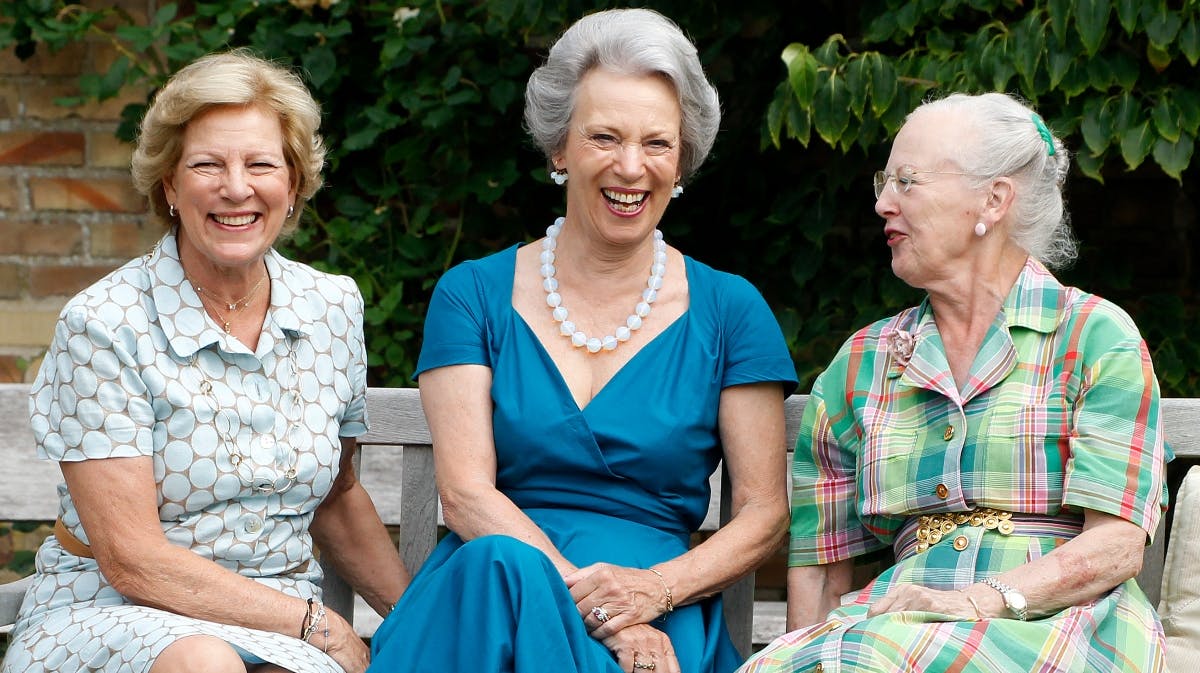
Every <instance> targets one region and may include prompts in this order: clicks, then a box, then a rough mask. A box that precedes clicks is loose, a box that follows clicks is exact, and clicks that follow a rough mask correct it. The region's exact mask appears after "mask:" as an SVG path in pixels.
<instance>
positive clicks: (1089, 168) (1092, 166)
mask: <svg viewBox="0 0 1200 673" xmlns="http://www.w3.org/2000/svg"><path fill="white" fill-rule="evenodd" d="M1075 166H1076V167H1078V168H1079V171H1080V172H1081V173H1083V174H1084V175H1086V176H1088V177H1089V178H1091V179H1093V180H1095V181H1096V182H1099V183H1100V184H1104V175H1103V174H1102V173H1101V171H1100V169H1101V168H1102V167H1103V166H1104V157H1103V156H1092V155H1090V154H1088V153H1087V152H1081V153H1080V154H1077V155H1075Z"/></svg>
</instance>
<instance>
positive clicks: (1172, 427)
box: [0, 384, 1200, 653]
mask: <svg viewBox="0 0 1200 673" xmlns="http://www.w3.org/2000/svg"><path fill="white" fill-rule="evenodd" d="M805 400H806V396H804V395H793V396H792V397H791V398H789V399H788V401H787V430H788V438H789V441H788V444H789V446H790V445H791V444H792V439H794V438H795V436H796V433H797V429H798V426H799V421H800V416H801V413H802V411H803V408H804V403H805ZM27 404H28V386H26V385H24V384H0V470H3V472H2V473H3V474H4V475H5V476H4V479H3V486H2V487H0V521H12V520H35V521H38V520H41V521H49V520H53V519H54V518H55V516H56V515H57V511H56V507H57V496H56V494H55V487H56V486H57V484H58V483H59V482H60V481H61V474H60V473H59V471H58V467H57V465H55V464H54V463H52V462H50V461H42V460H38V459H37V458H36V456H35V455H34V446H33V440H32V437H31V434H30V431H29V427H28V421H27V419H28V411H27ZM367 404H368V409H369V414H370V419H371V431H370V432H369V433H367V434H366V435H365V436H363V437H362V438H361V439H360V442H359V443H360V445H361V446H362V447H363V450H362V451H361V452H360V464H359V471H360V474H361V478H362V481H363V483H364V485H365V486H366V488H367V490H368V491H369V492H370V494H371V497H372V499H373V500H374V501H375V505H376V507H377V509H378V510H379V514H380V516H381V517H382V519H383V521H384V523H386V524H388V525H392V526H399V528H400V530H401V535H400V553H401V556H402V557H403V558H404V562H405V563H406V564H407V565H408V567H409V569H411V570H413V571H414V572H415V571H416V569H417V568H419V567H420V565H421V563H422V562H423V561H424V560H425V559H426V558H427V557H428V555H429V553H430V552H431V551H432V549H433V547H434V544H435V543H436V541H437V532H438V525H439V522H440V519H441V517H440V511H439V507H438V501H437V492H436V489H435V485H434V479H433V453H432V449H431V447H430V439H429V429H428V427H427V426H426V424H425V416H424V414H423V412H422V410H421V405H420V396H419V393H418V392H417V390H415V389H410V388H372V389H371V390H370V391H369V392H368V397H367ZM1163 409H1164V420H1165V424H1166V431H1167V437H1168V438H1169V441H1170V443H1171V446H1172V448H1173V449H1174V451H1175V452H1176V454H1177V455H1179V456H1180V457H1187V458H1193V459H1195V458H1200V399H1169V400H1164V404H1163ZM711 484H712V486H713V497H712V500H711V501H710V503H709V511H708V516H707V517H706V518H705V521H704V524H703V526H702V527H701V530H702V531H712V530H715V529H716V528H717V527H718V526H719V525H720V523H721V522H722V521H726V520H728V516H729V506H730V503H729V499H728V489H722V488H721V485H722V478H721V474H720V472H719V471H718V473H717V474H714V475H713V477H712V479H711ZM1172 495H1174V494H1172ZM1164 532H1165V521H1164V524H1163V526H1160V528H1159V532H1158V535H1156V540H1155V543H1154V544H1153V545H1152V546H1150V547H1147V549H1146V559H1145V563H1144V567H1143V570H1142V573H1141V574H1140V575H1139V576H1138V581H1139V583H1140V584H1141V586H1142V588H1143V589H1144V590H1145V592H1146V594H1147V595H1148V596H1149V597H1150V600H1151V601H1152V602H1154V603H1156V604H1157V602H1158V598H1159V592H1160V587H1161V583H1162V571H1163V554H1164V551H1165V545H1166V536H1165V535H1164V534H1163V533H1164ZM24 584H25V582H23V581H22V582H15V583H12V584H6V585H0V626H3V625H11V623H12V621H13V619H14V617H15V615H16V610H17V606H18V605H19V603H20V600H21V594H22V593H23V591H24V586H23V585H24ZM325 591H326V602H327V604H328V605H330V606H331V607H333V608H335V609H337V610H338V611H339V612H340V613H341V614H343V615H347V616H349V617H350V618H352V619H353V620H354V625H355V628H356V630H358V632H359V633H360V634H361V635H363V636H364V637H369V636H370V635H371V634H373V633H374V631H375V628H376V627H377V626H378V625H379V622H380V619H379V617H378V616H377V615H375V613H374V612H373V611H371V610H370V609H369V608H367V607H366V604H365V602H363V601H362V600H361V599H356V597H354V596H353V593H352V592H351V591H350V590H349V588H348V587H346V585H345V584H344V583H342V582H341V581H340V580H339V578H337V577H336V576H333V574H332V573H330V576H329V577H328V578H327V579H326V586H325ZM784 613H785V611H784V604H783V602H782V601H755V600H754V576H753V575H751V576H749V577H747V578H745V579H743V580H742V581H740V582H738V583H737V584H736V585H734V586H732V587H730V588H729V589H727V590H726V591H725V614H726V619H727V621H728V622H729V628H730V632H731V634H732V635H733V638H734V642H735V643H736V644H737V646H738V648H739V649H741V651H742V652H744V653H748V652H750V651H752V650H753V649H755V648H756V647H757V646H760V645H762V644H765V643H767V642H770V640H772V639H773V638H775V637H776V636H778V635H779V634H781V633H783V630H784Z"/></svg>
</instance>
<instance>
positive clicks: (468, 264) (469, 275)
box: [438, 245, 519, 286]
mask: <svg viewBox="0 0 1200 673" xmlns="http://www.w3.org/2000/svg"><path fill="white" fill-rule="evenodd" d="M518 247H519V246H517V245H511V246H509V247H507V248H505V249H503V250H500V251H497V252H493V253H491V254H489V255H486V256H484V257H479V258H476V259H468V260H465V261H462V262H459V263H457V264H455V265H454V266H452V267H450V269H449V270H447V271H446V273H444V274H442V277H441V279H440V280H439V281H438V284H439V285H441V284H447V285H464V284H466V285H480V284H483V285H485V286H486V285H490V284H491V283H494V282H497V281H500V280H506V281H507V282H508V283H511V282H512V275H513V272H514V271H515V270H516V264H517V248H518Z"/></svg>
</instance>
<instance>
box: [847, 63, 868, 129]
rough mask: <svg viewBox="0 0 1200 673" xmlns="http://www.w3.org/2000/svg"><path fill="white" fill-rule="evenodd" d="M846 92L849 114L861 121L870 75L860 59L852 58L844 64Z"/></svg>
mask: <svg viewBox="0 0 1200 673" xmlns="http://www.w3.org/2000/svg"><path fill="white" fill-rule="evenodd" d="M845 72H846V75H845V78H846V91H847V92H848V93H849V98H850V112H852V113H854V116H855V117H857V118H859V119H862V116H863V108H864V107H866V104H867V89H868V88H869V87H868V85H869V83H870V79H869V78H870V73H869V72H867V69H866V63H865V62H864V59H862V58H853V59H851V60H850V62H849V63H847V64H846V71H845Z"/></svg>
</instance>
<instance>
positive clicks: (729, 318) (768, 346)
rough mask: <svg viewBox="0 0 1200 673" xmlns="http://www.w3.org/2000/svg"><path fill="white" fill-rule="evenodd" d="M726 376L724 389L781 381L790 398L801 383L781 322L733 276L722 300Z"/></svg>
mask: <svg viewBox="0 0 1200 673" xmlns="http://www.w3.org/2000/svg"><path fill="white" fill-rule="evenodd" d="M722 313H723V317H722V325H723V327H722V329H723V330H724V332H725V373H724V377H723V380H722V381H721V387H722V388H725V387H729V386H734V385H739V384H744V383H760V382H764V381H779V382H782V383H783V384H784V394H785V395H789V394H791V393H792V392H793V391H794V390H795V389H796V385H797V383H798V381H797V379H796V365H795V363H793V362H792V357H791V355H790V354H789V353H788V349H787V342H786V341H784V338H783V331H782V330H781V329H780V328H779V322H778V321H777V320H776V319H775V315H774V314H773V313H771V309H770V307H769V306H767V302H766V300H764V299H763V297H762V295H761V294H759V292H758V290H757V289H756V288H755V287H754V286H753V285H751V284H750V282H749V281H747V280H746V279H744V278H741V277H739V276H732V281H731V282H729V283H728V285H727V287H726V288H725V293H724V296H723V297H722Z"/></svg>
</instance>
